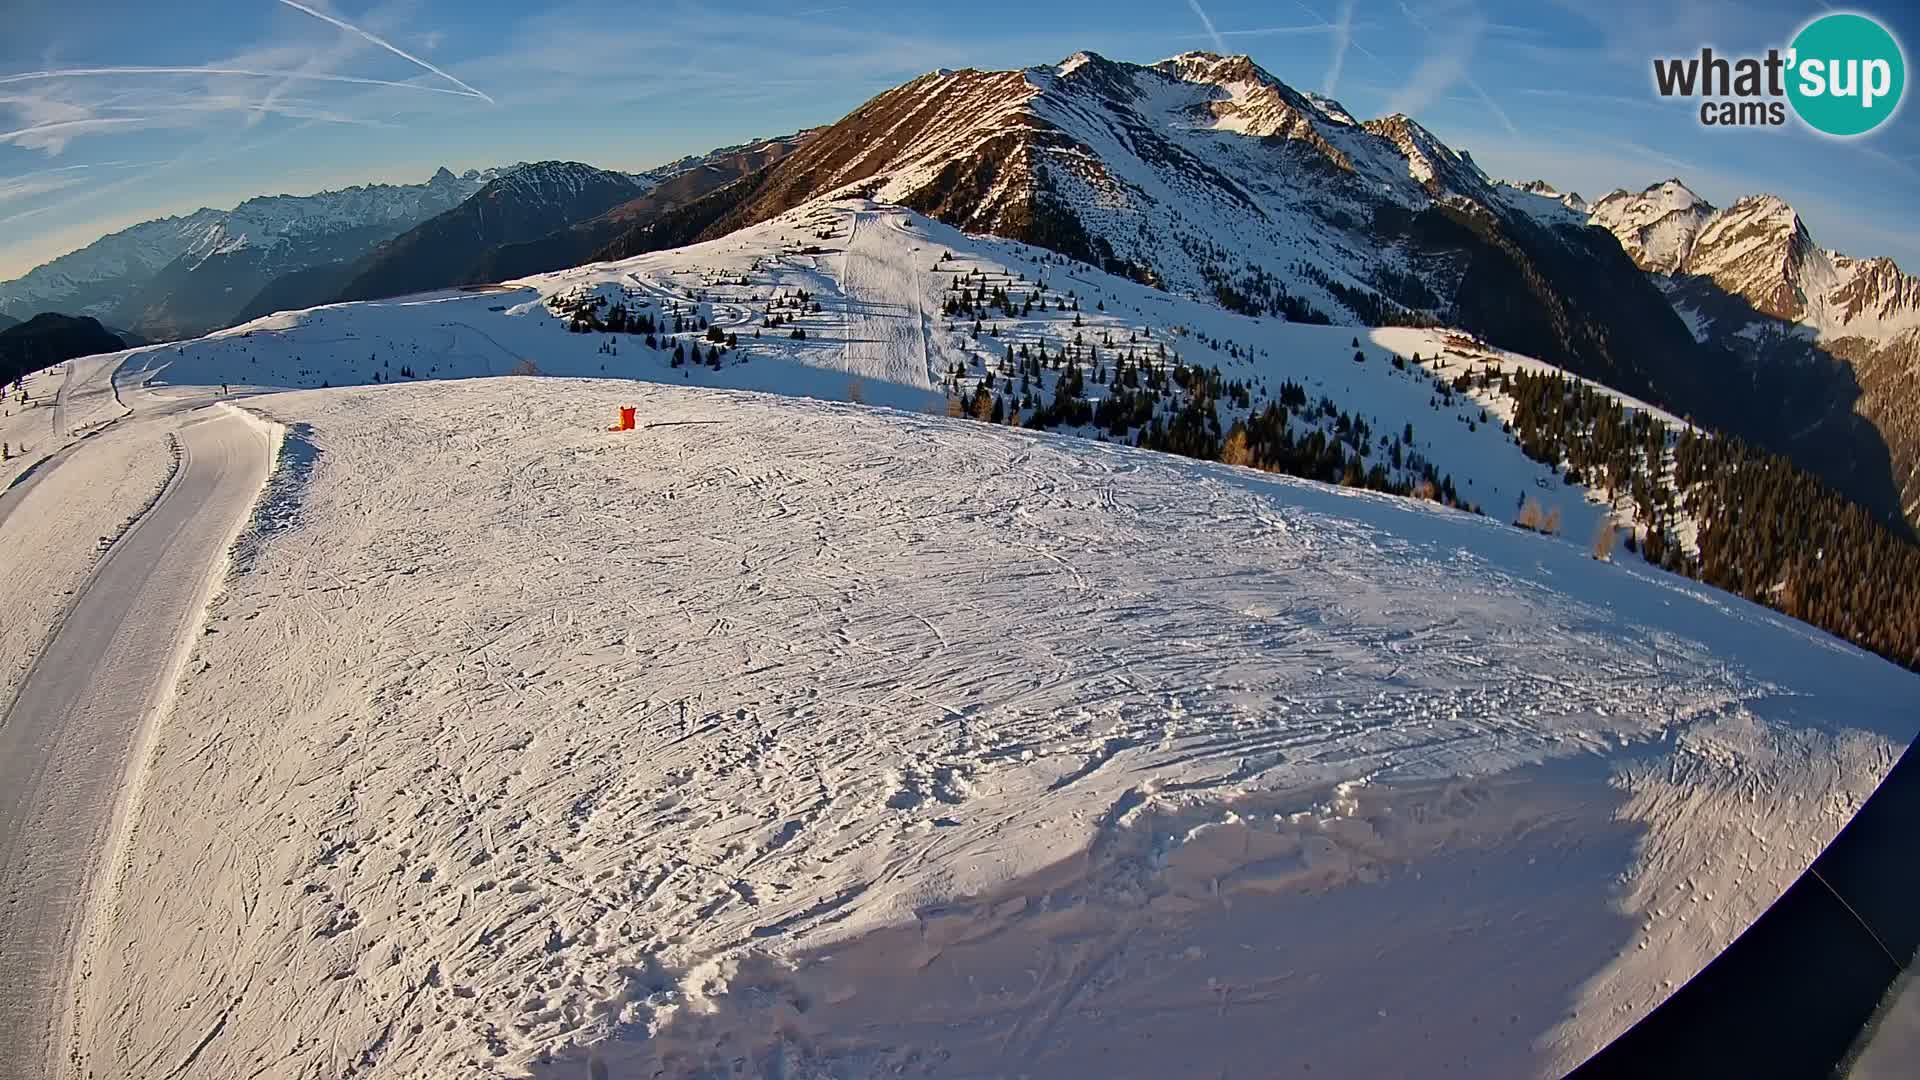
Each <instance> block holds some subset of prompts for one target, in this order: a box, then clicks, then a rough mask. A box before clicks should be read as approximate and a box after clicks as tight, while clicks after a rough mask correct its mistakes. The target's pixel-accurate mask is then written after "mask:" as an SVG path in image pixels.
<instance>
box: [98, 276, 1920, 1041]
mask: <svg viewBox="0 0 1920 1080" xmlns="http://www.w3.org/2000/svg"><path fill="white" fill-rule="evenodd" d="M854 291H856V290H855V289H853V288H850V289H849V292H850V293H852V292H854ZM898 321H900V322H907V320H898ZM754 363H755V364H762V365H763V366H769V365H765V364H764V362H763V361H758V360H756V361H754ZM622 404H637V405H638V407H639V408H640V410H641V413H642V415H643V416H644V417H646V418H647V419H649V420H651V421H655V422H661V423H665V424H673V423H674V422H676V421H685V420H700V421H719V422H718V423H709V424H702V425H699V426H663V427H659V428H655V429H652V430H643V431H639V432H627V433H619V434H614V433H608V432H606V431H604V430H603V429H604V427H605V425H606V422H607V420H608V419H609V418H610V417H611V415H612V413H613V411H614V408H615V406H617V405H622ZM250 406H251V407H254V408H256V409H257V410H259V411H260V412H262V413H265V414H267V415H268V416H269V417H270V418H271V419H273V420H276V421H278V422H281V423H284V424H286V425H287V426H288V435H287V439H286V442H285V448H284V450H283V453H282V458H281V463H280V466H279V468H278V470H277V471H276V473H275V475H274V477H273V479H272V480H271V481H270V483H269V488H268V492H267V495H266V496H265V498H264V499H263V500H262V502H261V504H260V505H259V507H258V509H257V511H256V515H255V518H254V521H253V524H252V525H251V526H250V527H249V529H248V530H247V532H246V533H245V534H244V535H243V537H242V539H241V542H240V544H239V546H238V548H237V549H236V553H235V557H234V560H233V566H234V573H233V576H232V577H230V579H229V580H228V582H227V585H226V587H225V589H224V591H223V592H222V593H221V594H220V595H219V596H218V597H217V598H216V600H215V601H214V602H213V604H212V606H211V608H210V612H209V627H210V632H209V633H208V634H207V635H206V636H205V637H203V638H202V639H201V640H200V641H199V642H197V644H196V647H195V649H194V651H193V654H192V656H191V658H190V660H189V663H188V666H187V669H186V674H185V675H184V677H183V679H182V681H181V683H180V686H179V692H178V696H177V697H176V699H175V702H174V710H173V714H172V716H171V717H170V718H169V720H168V721H167V723H166V724H165V725H164V727H163V728H162V729H161V731H160V732H159V734H158V736H157V740H156V744H155V746H154V749H153V754H152V762H151V768H150V770H149V772H148V774H147V779H146V789H145V796H144V799H143V806H144V807H145V808H146V812H145V813H144V815H143V817H142V818H141V820H140V821H139V822H138V823H137V825H136V829H135V831H134V834H133V835H134V842H133V846H132V848H131V849H130V851H129V852H128V864H127V865H128V866H129V867H131V868H133V869H134V870H135V871H137V876H133V877H129V879H128V885H127V887H126V888H125V889H124V890H123V892H122V893H121V895H120V897H119V906H118V909H117V913H116V918H115V920H114V921H113V923H112V924H111V925H110V926H109V927H107V928H106V929H105V930H104V931H103V932H104V933H105V934H106V935H107V936H106V937H105V938H104V939H103V941H102V943H101V948H100V950H99V956H100V957H101V958H102V965H103V967H102V969H101V970H98V971H96V972H95V979H96V985H97V986H98V987H99V988H100V994H101V996H100V998H99V1000H98V1001H96V1002H95V1003H94V1011H93V1012H92V1013H91V1014H90V1015H89V1017H88V1018H86V1019H85V1020H84V1021H83V1023H82V1025H81V1027H80V1031H81V1032H82V1033H83V1042H82V1044H81V1050H82V1053H83V1058H82V1060H83V1061H84V1063H85V1065H86V1067H87V1068H89V1069H92V1070H94V1071H96V1072H97V1073H100V1074H111V1075H127V1074H138V1075H166V1074H167V1073H168V1072H169V1071H170V1070H172V1071H178V1070H179V1069H181V1068H183V1067H189V1066H190V1068H189V1070H188V1071H190V1072H191V1073H192V1074H193V1075H196V1076H205V1077H239V1076H249V1075H254V1074H256V1073H257V1072H259V1070H261V1069H266V1070H267V1071H268V1072H270V1073H271V1074H272V1075H276V1076H286V1077H339V1076H358V1075H370V1076H409V1077H412V1076H449V1077H451V1076H471V1075H526V1074H528V1073H531V1074H533V1075H536V1076H541V1077H546V1076H553V1077H560V1076H566V1077H578V1076H582V1075H588V1074H589V1069H590V1067H592V1068H598V1069H601V1070H603V1071H604V1072H605V1074H606V1075H608V1076H613V1077H618V1076H629V1075H656V1074H660V1075H715V1076H719V1075H729V1076H731V1075H740V1074H741V1073H743V1072H744V1073H747V1074H751V1075H766V1076H788V1077H792V1076H823V1077H824V1076H867V1075H893V1074H895V1073H896V1072H908V1073H913V1074H917V1075H933V1076H974V1075H1002V1074H1008V1073H1022V1074H1033V1075H1155V1076H1165V1075H1189V1074H1193V1075H1198V1074H1203V1073H1204V1074H1205V1075H1217V1074H1219V1072H1220V1071H1221V1070H1222V1069H1230V1070H1231V1071H1232V1072H1233V1074H1234V1075H1244V1074H1275V1073H1289V1072H1291V1073H1298V1072H1300V1071H1301V1067H1302V1066H1311V1067H1312V1068H1313V1069H1315V1070H1316V1071H1319V1072H1322V1073H1325V1072H1328V1071H1331V1073H1332V1074H1334V1075H1393V1074H1407V1073H1416V1072H1419V1073H1431V1072H1433V1071H1434V1069H1435V1067H1436V1063H1439V1064H1444V1065H1447V1066H1450V1067H1457V1068H1458V1069H1459V1070H1460V1071H1461V1072H1462V1073H1463V1074H1466V1075H1556V1074H1558V1073H1560V1072H1562V1071H1564V1070H1565V1069H1566V1068H1567V1067H1569V1066H1571V1065H1572V1064H1574V1063H1576V1062H1577V1061H1579V1060H1581V1059H1582V1058H1583V1057H1584V1056H1585V1055H1586V1054H1588V1053H1590V1052H1591V1051H1592V1050H1594V1049H1595V1048H1597V1047H1598V1046H1599V1045H1601V1044H1602V1043H1604V1042H1605V1041H1606V1040H1607V1039H1609V1038H1610V1037H1612V1035H1614V1034H1615V1033H1617V1032H1618V1031H1620V1030H1622V1029H1624V1028H1625V1027H1626V1026H1627V1025H1628V1024H1630V1023H1631V1022H1632V1021H1633V1020H1634V1019H1636V1018H1637V1017H1638V1016H1639V1015H1641V1014H1643V1013H1644V1012H1645V1011H1646V1010H1647V1009H1649V1008H1651V1007H1652V1006H1653V1005H1654V1004H1655V1003H1657V1002H1658V1001H1659V1000H1660V999H1661V998H1662V997H1663V996H1664V995H1665V994H1666V993H1667V992H1669V991H1670V990H1671V988H1672V987H1673V986H1676V985H1678V983H1679V982H1680V981H1682V980H1684V979H1685V978H1687V977H1689V976H1690V975H1691V974H1692V973H1693V972H1694V971H1695V970H1697V969H1698V968H1699V967H1700V966H1701V965H1702V964H1704V963H1705V962H1706V961H1707V960H1708V959H1709V958H1710V957H1711V956H1712V955H1714V954H1715V953H1716V952H1717V951H1718V950H1719V949H1721V948H1724V947H1725V945H1726V944H1727V943H1728V942H1730V941H1731V940H1732V938H1733V937H1734V936H1736V935H1737V934H1738V933H1739V932H1740V931H1741V930H1742V929H1744V928H1745V926H1746V925H1747V924H1748V923H1749V922H1750V921H1751V919H1752V918H1753V917H1754V916H1755V915H1757V914H1758V912H1759V911H1760V910H1762V909H1763V908H1764V907H1765V906H1766V905H1767V904H1768V903H1770V902H1771V901H1772V900H1773V898H1774V897H1775V896H1777V895H1778V893H1779V891H1780V890H1781V889H1782V888H1783V887H1784V886H1785V884H1786V883H1787V882H1789V881H1790V880H1792V878H1793V877H1794V876H1796V875H1797V874H1798V873H1800V872H1801V871H1802V870H1803V869H1804V868H1805V866H1806V865H1807V864H1808V863H1809V862H1810V861H1811V859H1812V858H1813V856H1814V855H1815V854H1816V853H1817V852H1818V850H1819V849H1820V848H1821V847H1822V846H1823V845H1824V844H1825V842H1826V841H1827V840H1828V839H1830V838H1831V836H1832V835H1833V833H1834V832H1835V831H1837V829H1838V828H1839V827H1840V826H1841V825H1842V824H1843V823H1844V822H1845V821H1846V819H1847V818H1848V816H1849V815H1850V814H1851V813H1852V811H1853V809H1854V808H1855V807H1856V806H1857V805H1858V804H1859V802H1860V801H1861V800H1863V799H1864V798H1865V796H1866V795H1867V794H1868V793H1869V792H1870V791H1871V790H1872V788H1873V786H1874V785H1875V784H1876V783H1877V782H1878V780H1879V778H1880V777H1881V776H1882V775H1884V773H1885V771H1886V769H1887V768H1888V767H1890V765H1891V762H1892V760H1893V759H1894V757H1895V756H1896V755H1897V754H1898V752H1899V751H1900V749H1901V748H1902V747H1904V745H1905V744H1906V742H1907V740H1909V739H1910V738H1911V737H1912V735H1913V734H1914V730H1913V729H1914V719H1913V717H1912V716H1911V710H1910V708H1909V706H1910V703H1911V701H1912V700H1913V695H1914V690H1915V686H1916V684H1915V681H1914V676H1912V675H1911V674H1909V673H1907V672H1904V671H1900V670H1899V669H1897V668H1894V667H1893V666H1891V665H1889V664H1886V663H1885V662H1883V661H1881V660H1879V659H1877V658H1874V657H1871V656H1867V655H1865V654H1863V653H1860V652H1859V651H1857V650H1854V649H1852V648H1849V647H1845V646H1842V645H1839V644H1838V643H1835V642H1833V641H1832V640H1831V639H1829V638H1826V637H1825V636H1824V635H1821V634H1819V633H1818V632H1816V631H1814V630H1811V629H1809V628H1807V627H1804V626H1801V625H1798V624H1794V623H1791V622H1789V621H1787V620H1785V619H1783V618H1781V617H1778V616H1775V615H1773V614H1771V613H1769V612H1766V611H1764V610H1763V609H1760V608H1758V607H1755V606H1753V605H1750V604H1747V603H1745V602H1744V601H1741V600H1738V599H1736V598H1733V597H1730V596H1725V595H1722V594H1719V593H1715V592H1713V591H1712V590H1709V589H1706V588H1704V587H1701V586H1698V585H1695V584H1693V583H1689V582H1686V581H1683V580H1680V579H1676V578H1672V577H1668V576H1665V575H1662V574H1659V573H1657V572H1655V571H1652V570H1650V569H1646V568H1642V567H1638V566H1614V565H1610V564H1605V563H1599V562H1596V561H1594V560H1592V559H1590V558H1588V557H1587V556H1586V555H1585V554H1584V553H1583V552H1582V551H1581V550H1580V549H1579V548H1577V547H1576V546H1574V545H1570V544H1566V543H1562V542H1558V541H1555V540H1551V539H1547V538H1543V537H1539V536H1535V535H1532V534H1528V533H1522V532H1519V531H1518V530H1514V529H1511V528H1508V527H1505V526H1502V525H1499V524H1496V523H1494V522H1491V521H1487V520H1485V519H1480V518H1475V517H1472V516H1470V515H1465V514H1460V513H1457V512H1450V511H1445V510H1442V509H1439V508H1436V507H1433V506H1431V505H1428V504H1421V503H1416V502H1413V501H1410V500H1403V499H1394V498H1390V497H1385V496H1377V495H1370V494H1365V493H1359V492H1352V491H1343V490H1338V489H1332V488H1326V487H1322V486H1318V485H1313V484H1307V483H1303V482H1297V481H1291V480H1287V479H1283V478H1279V477H1273V476H1269V475H1265V474H1260V473H1256V472H1252V471H1248V470H1239V469H1230V468H1226V467H1222V466H1214V465H1203V464H1197V463H1193V462H1188V461H1183V460H1181V459H1177V458H1173V457H1168V456H1163V455H1157V454H1153V453H1151V452H1145V451H1137V450H1132V449H1128V448H1122V447H1115V446H1110V445H1104V444H1098V443H1094V442H1089V441H1085V440H1078V439H1072V438H1066V437H1060V436H1049V435H1036V434H1033V433H1028V432H1019V431H1013V430H1009V429H1005V428H997V427H993V426H990V425H982V424H976V423H971V422H965V421H948V420H945V419H941V418H931V417H925V416H919V415H913V414H908V413H901V412H889V411H884V410H874V409H863V408H855V407H851V406H846V405H839V404H830V403H823V402H808V401H801V400H795V399H791V398H781V397H770V396H764V395H757V394H750V393H741V392H738V391H716V390H686V389H679V388H675V387H658V386H647V385H644V384H634V383H624V382H612V381H606V380H599V381H582V380H531V379H496V380H483V381H469V382H432V383H425V384H420V385H408V386H399V387H382V388H361V389H345V390H340V389H336V390H328V391H318V392H307V393H295V394H287V395H281V396H276V397H266V398H259V399H256V400H255V401H253V402H251V403H250ZM1174 1030H1177V1031H1178V1032H1179V1034H1180V1037H1178V1038H1175V1037H1171V1036H1170V1034H1169V1033H1170V1031H1174ZM656 1070H664V1071H663V1072H658V1073H657V1072H656ZM593 1075H600V1074H599V1073H593Z"/></svg>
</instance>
